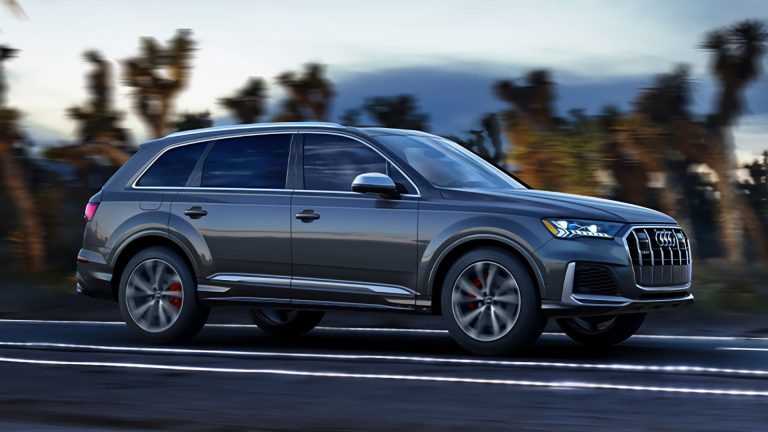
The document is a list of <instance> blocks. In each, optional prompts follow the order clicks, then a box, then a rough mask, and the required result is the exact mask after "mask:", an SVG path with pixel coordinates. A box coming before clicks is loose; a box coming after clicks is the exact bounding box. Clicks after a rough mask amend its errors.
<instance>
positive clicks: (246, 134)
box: [131, 130, 298, 191]
mask: <svg viewBox="0 0 768 432" xmlns="http://www.w3.org/2000/svg"><path fill="white" fill-rule="evenodd" d="M297 132H298V131H296V130H278V131H275V130H271V131H250V132H244V133H242V134H236V135H227V136H223V137H215V136H209V137H206V138H198V139H193V140H190V141H183V142H179V143H176V144H171V145H169V146H168V147H166V148H164V149H162V150H161V151H160V152H158V154H156V155H155V156H154V157H153V158H152V159H151V160H150V161H149V162H147V163H146V164H145V165H144V168H142V169H141V171H139V174H138V175H137V176H135V177H134V179H133V182H132V183H131V189H146V190H152V189H196V188H189V187H187V186H139V185H138V184H137V183H138V182H139V180H141V178H142V177H143V176H144V174H145V173H146V172H147V171H149V169H150V168H151V167H152V165H154V164H155V162H157V160H158V159H160V158H161V157H162V156H163V155H164V154H165V153H166V152H167V151H169V150H173V149H175V148H179V147H184V146H188V145H192V144H199V143H202V142H211V141H217V140H224V139H229V138H243V137H249V136H258V135H283V134H291V135H294V134H296V133H297ZM289 157H290V156H289ZM287 173H288V170H286V176H287V175H288V174H287ZM286 184H287V181H286ZM201 189H204V190H222V189H223V190H246V191H273V190H279V191H290V190H292V189H267V188H265V189H259V188H207V187H201Z"/></svg>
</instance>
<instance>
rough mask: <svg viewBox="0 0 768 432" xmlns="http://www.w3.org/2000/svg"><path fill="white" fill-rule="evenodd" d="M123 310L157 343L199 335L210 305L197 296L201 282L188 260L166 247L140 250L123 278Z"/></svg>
mask: <svg viewBox="0 0 768 432" xmlns="http://www.w3.org/2000/svg"><path fill="white" fill-rule="evenodd" d="M119 302H120V312H121V313H122V315H123V320H125V322H126V324H128V327H129V328H131V330H133V331H134V332H135V333H137V334H138V335H139V336H141V337H142V338H144V339H146V340H148V341H150V342H154V343H169V342H176V341H180V340H183V339H186V338H190V337H192V336H194V335H196V334H197V333H198V332H199V331H200V329H201V328H202V327H203V325H205V321H206V320H207V319H208V313H209V311H210V309H209V308H207V307H205V306H203V305H202V304H200V301H199V300H198V299H197V285H196V284H195V278H194V276H193V274H192V271H191V270H190V268H189V266H188V265H187V263H186V262H185V261H184V259H183V258H182V257H181V256H179V254H177V253H176V252H174V251H173V250H171V249H168V248H165V247H151V248H148V249H144V250H142V251H141V252H139V253H137V254H136V255H135V256H134V257H133V258H131V260H130V261H128V264H127V265H126V267H125V270H124V271H123V275H122V277H121V278H120V292H119Z"/></svg>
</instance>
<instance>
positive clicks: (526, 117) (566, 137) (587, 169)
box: [493, 70, 607, 194]
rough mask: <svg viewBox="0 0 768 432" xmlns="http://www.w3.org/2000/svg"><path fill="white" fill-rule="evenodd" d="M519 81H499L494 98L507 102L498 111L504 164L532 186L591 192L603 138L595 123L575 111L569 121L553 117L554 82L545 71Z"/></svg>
mask: <svg viewBox="0 0 768 432" xmlns="http://www.w3.org/2000/svg"><path fill="white" fill-rule="evenodd" d="M523 81H524V83H523V84H518V83H517V82H516V81H515V80H504V81H499V82H497V83H496V84H495V85H494V86H493V92H494V94H495V95H496V97H497V98H498V99H500V100H502V101H504V102H507V103H508V104H510V106H511V107H510V109H509V110H506V111H504V112H503V120H504V125H505V130H506V134H507V141H508V142H509V143H510V144H511V145H512V149H511V151H510V152H509V162H510V163H512V164H514V165H515V166H516V167H517V169H518V171H519V173H520V177H521V178H522V179H523V180H524V181H525V182H527V183H528V184H530V185H531V186H532V187H534V188H542V189H552V190H558V191H565V192H573V193H586V194H595V193H596V192H597V191H596V190H595V189H596V185H597V183H598V182H597V174H598V172H599V171H600V168H601V166H602V164H601V160H600V158H599V155H600V151H599V150H600V148H601V147H602V146H603V145H604V144H605V142H606V140H607V138H606V137H605V136H604V134H603V131H602V130H601V129H600V128H599V127H598V126H599V124H598V123H597V122H594V121H592V120H587V119H586V117H585V116H584V115H583V113H579V112H575V113H574V114H576V116H575V117H574V118H573V119H571V120H567V119H562V118H558V117H556V116H555V109H554V103H555V84H554V82H553V81H552V79H551V77H550V74H549V72H547V71H544V70H535V71H532V72H530V73H528V74H527V75H526V76H525V77H524V79H523Z"/></svg>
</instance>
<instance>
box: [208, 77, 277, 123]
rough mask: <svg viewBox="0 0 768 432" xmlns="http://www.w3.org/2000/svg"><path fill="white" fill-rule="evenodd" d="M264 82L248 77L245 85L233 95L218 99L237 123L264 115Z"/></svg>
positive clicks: (253, 120)
mask: <svg viewBox="0 0 768 432" xmlns="http://www.w3.org/2000/svg"><path fill="white" fill-rule="evenodd" d="M265 91H266V83H265V82H264V80H263V79H261V78H249V79H248V82H246V83H245V86H244V87H243V88H241V89H240V90H238V91H236V92H235V94H234V95H232V96H230V97H226V98H221V99H219V103H220V104H221V105H222V106H224V107H225V108H226V109H227V110H228V111H229V112H230V114H232V116H234V117H235V118H236V119H237V121H238V123H255V122H258V121H259V117H261V116H262V115H264V113H265V109H264V102H265V101H266V99H267V97H266V95H265Z"/></svg>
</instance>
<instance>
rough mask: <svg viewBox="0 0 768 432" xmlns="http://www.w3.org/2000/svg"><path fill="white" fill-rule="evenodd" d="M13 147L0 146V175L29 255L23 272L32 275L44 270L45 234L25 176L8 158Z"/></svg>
mask: <svg viewBox="0 0 768 432" xmlns="http://www.w3.org/2000/svg"><path fill="white" fill-rule="evenodd" d="M12 144H13V143H12V142H8V141H5V142H0V175H1V176H2V180H3V183H5V187H6V189H7V190H8V195H9V196H10V198H11V201H12V202H13V205H14V207H15V208H16V214H17V218H18V220H19V222H21V227H22V230H23V232H24V246H25V250H26V251H27V254H28V255H29V256H28V257H27V258H28V259H29V261H28V262H26V263H24V264H25V265H26V266H25V268H24V270H25V271H27V272H31V273H35V272H39V271H41V270H43V268H44V267H45V241H44V238H45V233H44V232H43V225H42V223H41V222H40V215H39V214H38V212H37V206H36V205H35V202H34V199H33V198H32V192H31V191H30V189H29V187H28V186H27V184H26V182H25V181H24V180H25V177H24V173H23V172H22V170H21V169H20V168H19V166H18V165H17V164H16V161H15V160H14V158H13V155H12V154H11V147H12Z"/></svg>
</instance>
